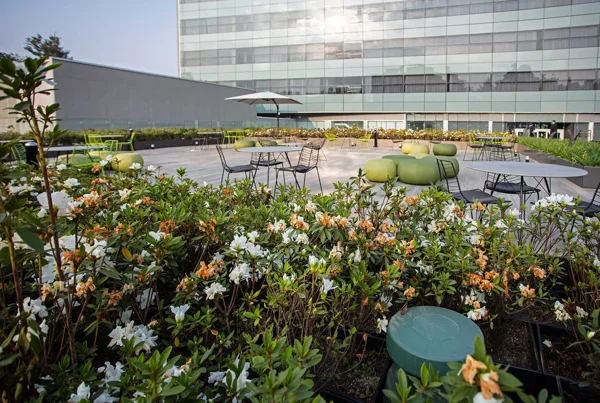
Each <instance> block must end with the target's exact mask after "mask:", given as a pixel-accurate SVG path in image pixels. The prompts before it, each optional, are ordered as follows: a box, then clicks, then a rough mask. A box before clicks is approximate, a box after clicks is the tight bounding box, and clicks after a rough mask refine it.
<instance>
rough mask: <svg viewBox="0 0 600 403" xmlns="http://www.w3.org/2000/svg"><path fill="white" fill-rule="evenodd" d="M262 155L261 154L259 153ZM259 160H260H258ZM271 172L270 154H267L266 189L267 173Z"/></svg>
mask: <svg viewBox="0 0 600 403" xmlns="http://www.w3.org/2000/svg"><path fill="white" fill-rule="evenodd" d="M261 155H262V153H261ZM259 160H260V158H259ZM270 172H271V153H267V187H269V177H270V176H269V173H270Z"/></svg>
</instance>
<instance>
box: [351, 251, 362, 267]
mask: <svg viewBox="0 0 600 403" xmlns="http://www.w3.org/2000/svg"><path fill="white" fill-rule="evenodd" d="M352 260H353V261H354V263H360V262H361V261H362V255H361V254H360V249H358V248H357V249H356V252H354V258H353V259H352Z"/></svg>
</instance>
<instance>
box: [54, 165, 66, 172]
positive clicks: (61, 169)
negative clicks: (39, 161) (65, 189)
mask: <svg viewBox="0 0 600 403" xmlns="http://www.w3.org/2000/svg"><path fill="white" fill-rule="evenodd" d="M56 169H58V170H59V171H64V170H65V169H67V166H66V165H65V164H58V165H57V166H56Z"/></svg>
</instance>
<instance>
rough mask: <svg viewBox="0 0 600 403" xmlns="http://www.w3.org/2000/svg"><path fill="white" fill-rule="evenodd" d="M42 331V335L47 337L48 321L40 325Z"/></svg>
mask: <svg viewBox="0 0 600 403" xmlns="http://www.w3.org/2000/svg"><path fill="white" fill-rule="evenodd" d="M40 331H41V332H42V334H44V335H47V334H48V325H47V324H46V319H44V320H43V321H42V323H40Z"/></svg>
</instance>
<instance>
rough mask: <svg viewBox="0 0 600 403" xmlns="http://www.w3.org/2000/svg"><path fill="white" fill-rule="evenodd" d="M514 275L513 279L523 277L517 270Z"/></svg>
mask: <svg viewBox="0 0 600 403" xmlns="http://www.w3.org/2000/svg"><path fill="white" fill-rule="evenodd" d="M512 276H513V280H518V279H520V278H521V275H520V274H519V273H517V272H514V273H513V275H512Z"/></svg>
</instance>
